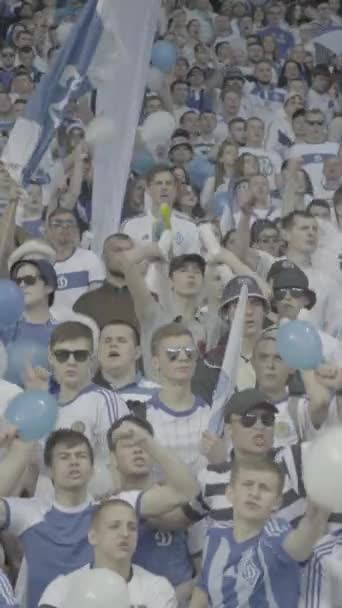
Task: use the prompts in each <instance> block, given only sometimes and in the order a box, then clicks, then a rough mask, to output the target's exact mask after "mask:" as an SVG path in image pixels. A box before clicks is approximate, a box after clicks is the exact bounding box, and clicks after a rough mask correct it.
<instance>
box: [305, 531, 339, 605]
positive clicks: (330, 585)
mask: <svg viewBox="0 0 342 608" xmlns="http://www.w3.org/2000/svg"><path fill="white" fill-rule="evenodd" d="M341 598H342V531H341V530H339V531H337V532H334V533H333V534H327V535H326V536H324V537H323V538H322V539H321V540H320V542H319V543H318V544H317V545H316V547H315V548H314V551H313V553H312V556H311V558H310V560H309V562H308V564H307V566H306V568H305V571H304V574H303V577H302V593H301V601H300V603H299V608H339V607H340V606H341Z"/></svg>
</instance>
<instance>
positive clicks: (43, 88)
mask: <svg viewBox="0 0 342 608" xmlns="http://www.w3.org/2000/svg"><path fill="white" fill-rule="evenodd" d="M111 4H113V0H88V1H87V3H86V5H85V6H84V8H83V9H82V11H81V13H80V16H79V19H78V21H77V23H76V24H75V25H74V27H73V28H72V30H71V32H70V34H69V36H68V38H67V40H66V41H65V44H64V45H63V47H62V48H61V49H60V50H59V52H58V53H57V55H56V56H55V58H54V60H53V61H52V64H51V66H50V69H49V71H48V72H47V73H46V74H45V75H44V76H43V78H42V79H41V81H40V83H39V85H38V86H37V88H36V90H35V92H34V93H33V95H32V97H31V98H30V99H29V101H28V103H27V105H26V108H25V112H24V115H23V116H22V117H20V118H18V120H17V121H16V124H15V126H14V128H13V130H12V132H11V135H10V138H9V141H8V143H7V145H6V147H5V149H4V152H3V155H2V160H3V162H4V163H5V164H6V166H7V168H8V170H9V172H10V174H11V176H12V177H13V178H14V179H15V180H16V181H17V182H18V183H22V184H23V185H24V186H25V185H27V184H28V183H29V181H30V179H31V177H32V176H33V175H34V173H35V171H36V170H37V168H38V167H39V164H40V162H41V160H42V158H43V157H44V154H45V152H46V151H47V149H48V147H49V145H50V143H51V141H52V139H53V136H54V134H55V131H56V129H57V128H58V127H59V126H60V124H61V122H62V120H63V117H64V112H65V108H66V106H67V105H68V103H69V102H70V101H71V100H73V99H77V97H79V96H80V95H82V94H84V92H85V90H87V88H88V90H89V79H88V72H89V71H90V68H91V67H92V65H93V64H94V63H98V64H100V63H101V65H102V68H101V69H102V70H103V65H104V64H105V63H106V61H108V59H110V60H112V59H113V57H115V54H114V50H117V49H115V42H114V36H113V32H112V31H111V30H110V27H111V23H110V11H111ZM104 33H106V34H108V33H110V36H108V35H106V36H104ZM105 39H106V42H107V47H106V46H105V44H104V42H105ZM108 46H109V48H112V54H111V53H108ZM104 49H106V57H105V56H104ZM100 50H101V53H100V54H101V57H99V55H98V53H97V51H100Z"/></svg>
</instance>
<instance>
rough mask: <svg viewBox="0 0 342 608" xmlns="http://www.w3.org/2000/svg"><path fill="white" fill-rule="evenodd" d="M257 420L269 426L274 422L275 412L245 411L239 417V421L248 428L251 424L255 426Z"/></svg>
mask: <svg viewBox="0 0 342 608" xmlns="http://www.w3.org/2000/svg"><path fill="white" fill-rule="evenodd" d="M258 420H260V422H262V424H263V425H264V426H267V427H271V426H273V425H274V422H275V414H273V413H272V412H265V413H264V414H249V413H247V414H243V416H241V417H240V419H239V423H240V424H241V425H242V426H243V427H245V428H246V429H250V428H252V426H255V424H256V423H257V421H258Z"/></svg>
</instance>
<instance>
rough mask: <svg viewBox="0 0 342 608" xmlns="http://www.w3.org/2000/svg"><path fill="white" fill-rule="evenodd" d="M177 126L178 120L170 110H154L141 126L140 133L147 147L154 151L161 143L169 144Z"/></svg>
mask: <svg viewBox="0 0 342 608" xmlns="http://www.w3.org/2000/svg"><path fill="white" fill-rule="evenodd" d="M175 128H176V121H175V119H174V117H173V116H172V114H170V112H163V111H161V112H153V114H150V116H148V117H147V118H146V120H145V122H144V124H143V125H142V127H141V130H140V133H141V137H142V139H143V140H144V142H145V144H146V147H147V148H148V149H149V150H150V151H151V152H154V151H155V148H156V147H157V146H160V145H163V144H164V145H165V144H166V143H167V144H168V143H169V141H170V139H171V135H172V133H173V132H174V130H175Z"/></svg>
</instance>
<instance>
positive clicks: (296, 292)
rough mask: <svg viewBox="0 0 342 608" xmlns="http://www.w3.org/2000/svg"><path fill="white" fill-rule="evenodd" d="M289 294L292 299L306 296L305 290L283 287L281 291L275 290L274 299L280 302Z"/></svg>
mask: <svg viewBox="0 0 342 608" xmlns="http://www.w3.org/2000/svg"><path fill="white" fill-rule="evenodd" d="M287 294H290V296H291V297H292V298H302V297H303V296H305V289H302V288H301V287H289V288H287V287H281V288H280V289H275V290H274V299H275V300H277V301H278V302H280V301H281V300H283V299H284V298H285V297H286V296H287Z"/></svg>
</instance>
